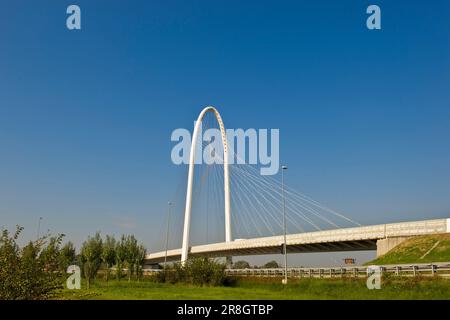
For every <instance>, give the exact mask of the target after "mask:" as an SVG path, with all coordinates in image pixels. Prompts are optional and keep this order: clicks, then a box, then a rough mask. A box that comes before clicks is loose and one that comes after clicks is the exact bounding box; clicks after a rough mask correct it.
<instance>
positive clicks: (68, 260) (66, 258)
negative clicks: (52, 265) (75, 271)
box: [58, 241, 76, 273]
mask: <svg viewBox="0 0 450 320" xmlns="http://www.w3.org/2000/svg"><path fill="white" fill-rule="evenodd" d="M58 260H59V269H60V270H61V272H64V273H65V272H66V271H67V268H68V267H69V266H70V265H72V264H74V263H75V261H76V253H75V246H74V245H73V243H72V242H70V241H69V242H67V243H66V244H65V245H64V246H63V247H62V248H61V250H60V253H59V259H58Z"/></svg>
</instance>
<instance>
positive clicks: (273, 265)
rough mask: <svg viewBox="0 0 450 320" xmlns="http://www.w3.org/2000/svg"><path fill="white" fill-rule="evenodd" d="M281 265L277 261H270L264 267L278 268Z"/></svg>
mask: <svg viewBox="0 0 450 320" xmlns="http://www.w3.org/2000/svg"><path fill="white" fill-rule="evenodd" d="M279 267H280V266H279V264H278V262H276V261H270V262H268V263H266V264H265V265H264V267H263V268H264V269H278V268H279Z"/></svg>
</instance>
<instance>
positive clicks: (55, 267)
mask: <svg viewBox="0 0 450 320" xmlns="http://www.w3.org/2000/svg"><path fill="white" fill-rule="evenodd" d="M63 237H64V235H60V236H56V237H50V238H49V240H48V244H47V246H46V247H45V248H44V249H43V250H42V252H41V254H40V258H41V259H43V262H44V266H45V270H47V271H50V272H55V271H60V269H59V263H58V262H59V258H60V252H61V248H60V247H61V242H62V238H63ZM64 271H65V270H64Z"/></svg>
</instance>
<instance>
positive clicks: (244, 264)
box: [233, 261, 251, 269]
mask: <svg viewBox="0 0 450 320" xmlns="http://www.w3.org/2000/svg"><path fill="white" fill-rule="evenodd" d="M233 269H251V266H250V263H248V262H247V261H238V262H236V263H235V264H234V265H233Z"/></svg>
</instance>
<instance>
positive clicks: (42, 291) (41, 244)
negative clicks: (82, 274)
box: [0, 226, 63, 300]
mask: <svg viewBox="0 0 450 320" xmlns="http://www.w3.org/2000/svg"><path fill="white" fill-rule="evenodd" d="M22 230H23V228H22V227H19V226H17V228H16V232H15V233H14V234H13V235H12V236H11V235H10V234H9V232H8V231H7V230H3V231H2V233H1V235H0V261H1V263H0V300H41V299H49V298H51V297H53V296H55V295H56V291H57V289H60V288H62V286H61V279H60V277H59V276H60V274H59V273H58V272H48V271H46V270H45V266H46V265H57V259H56V258H55V256H54V255H52V254H48V255H46V256H44V255H41V253H42V252H43V249H46V251H47V252H51V251H53V250H54V247H53V245H54V244H55V243H57V242H58V241H59V242H60V241H61V239H62V237H63V235H59V236H58V237H56V238H55V239H56V240H55V242H53V243H52V244H50V246H51V248H48V246H47V248H46V247H45V244H47V243H48V241H47V237H44V238H41V239H39V241H36V242H29V243H28V244H27V245H26V246H25V247H24V248H23V249H21V248H20V247H19V245H18V244H17V240H18V238H19V236H20V234H21V232H22ZM52 259H54V260H52Z"/></svg>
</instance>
